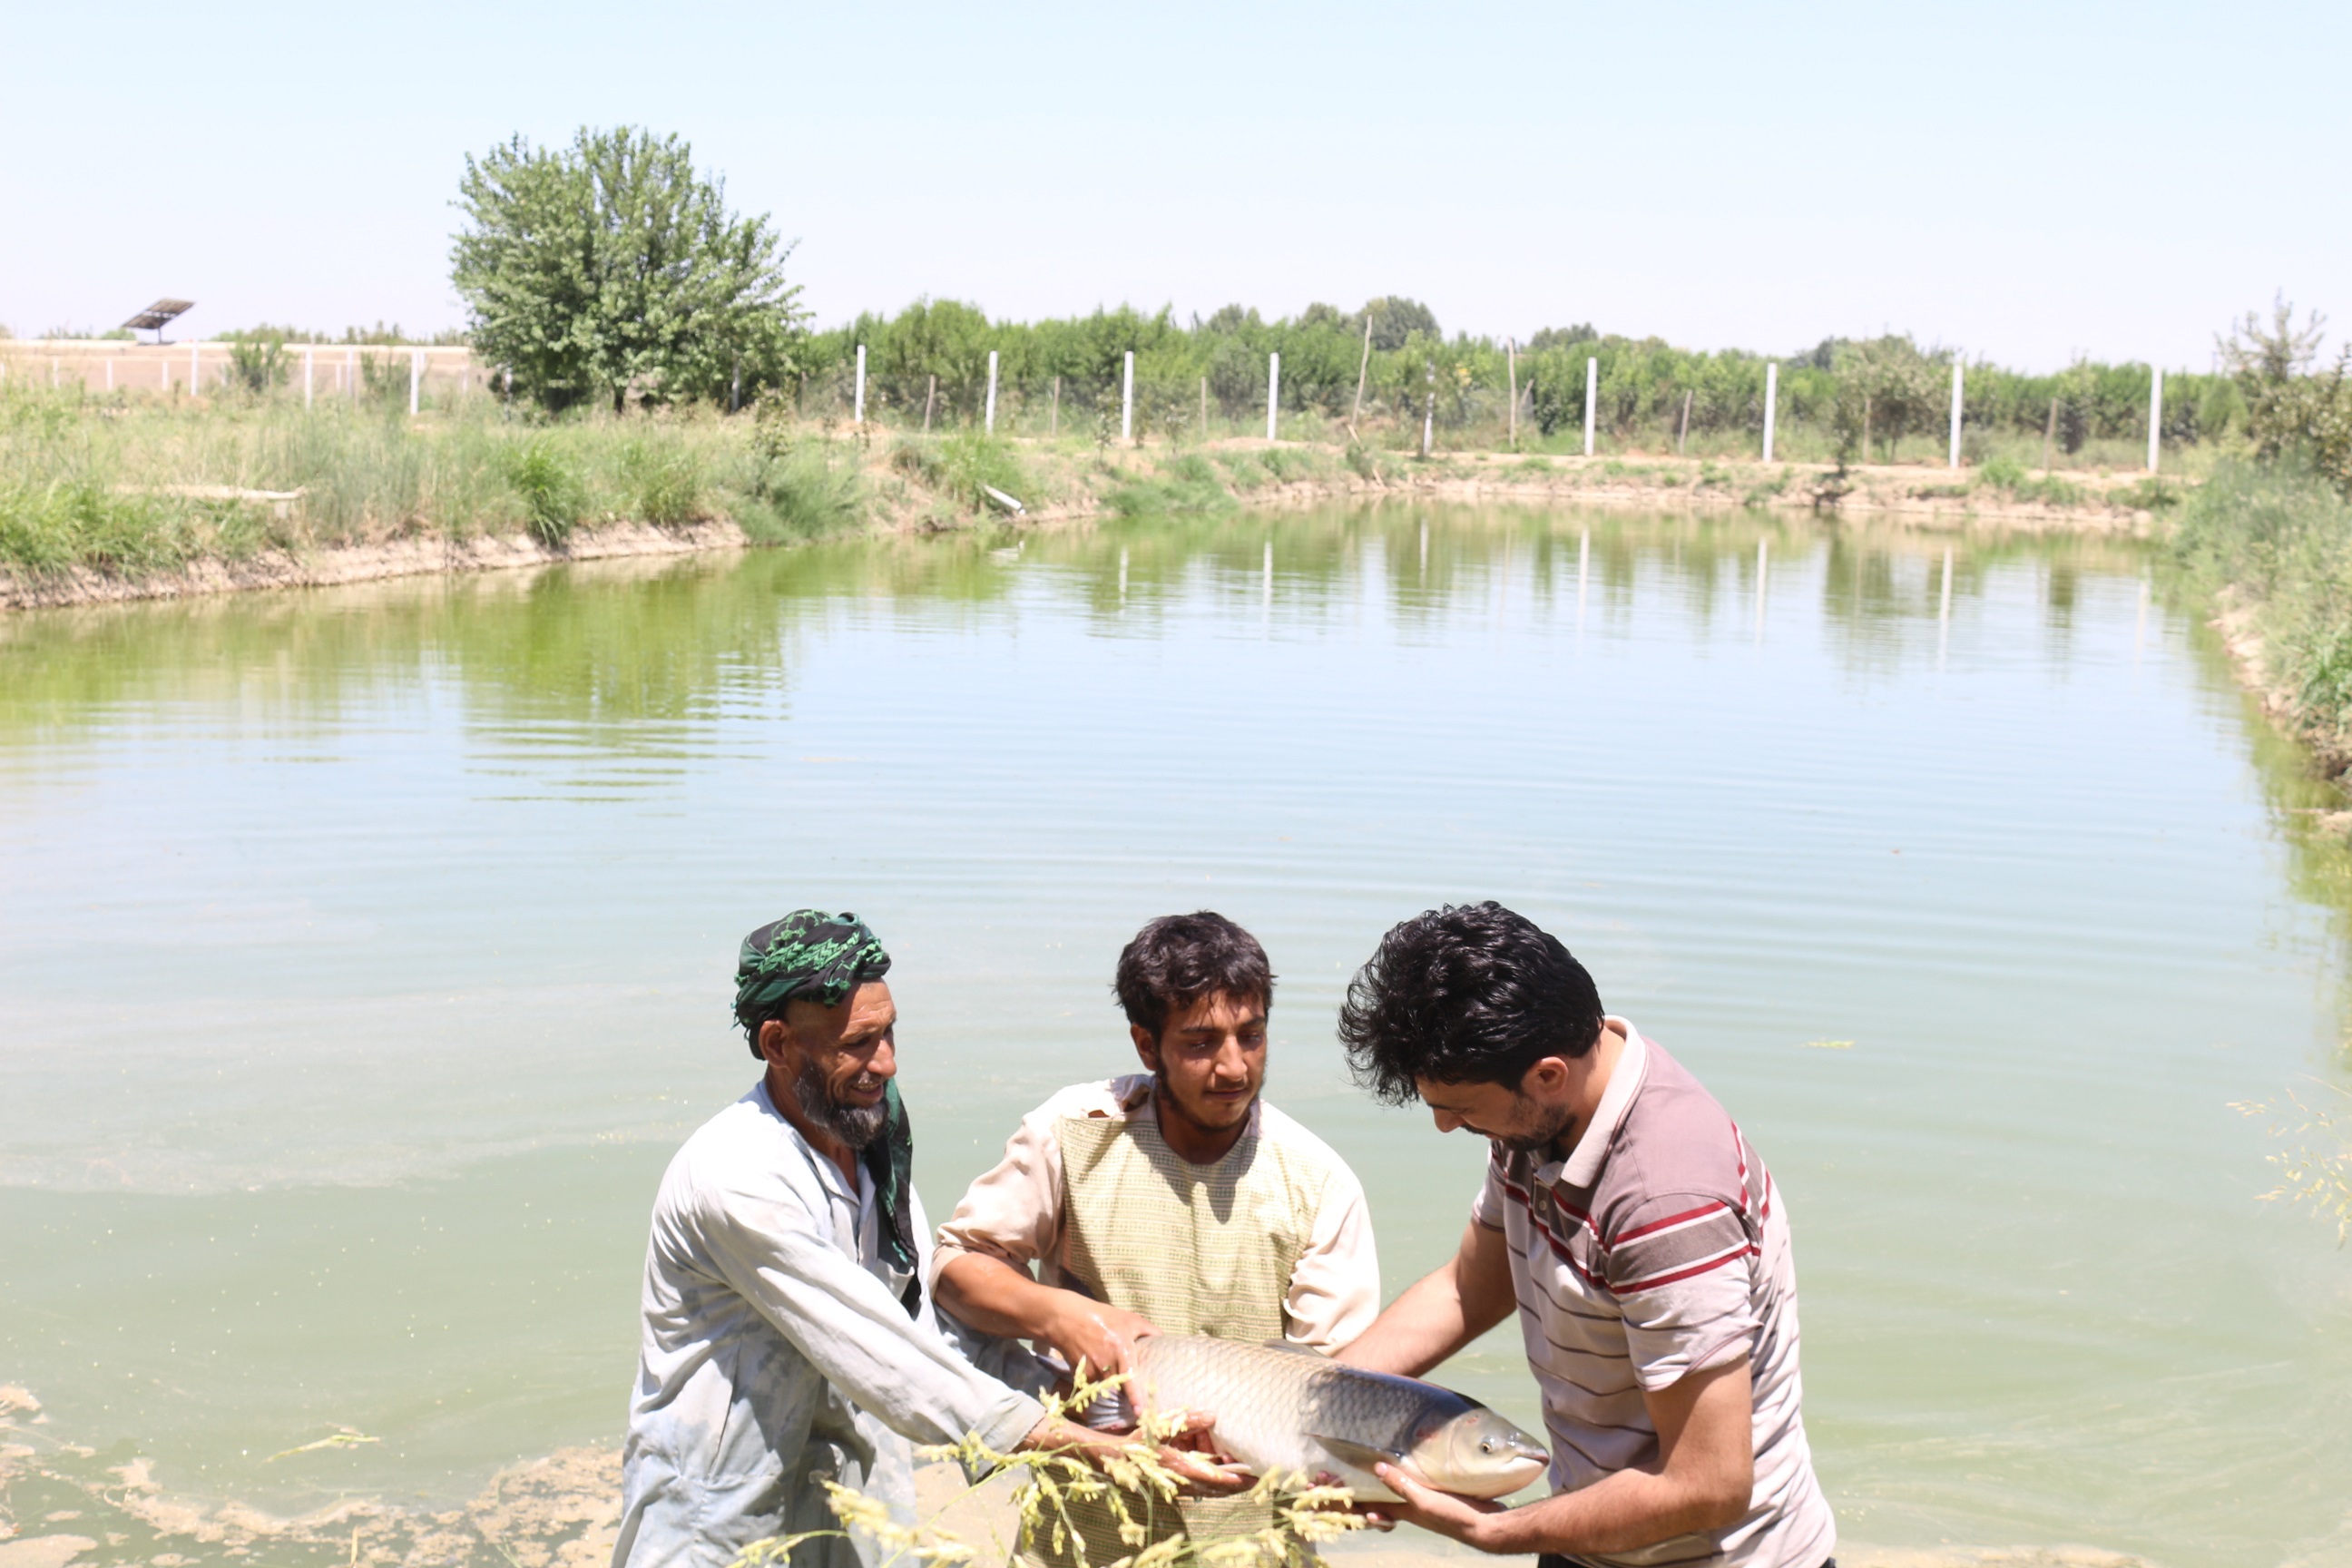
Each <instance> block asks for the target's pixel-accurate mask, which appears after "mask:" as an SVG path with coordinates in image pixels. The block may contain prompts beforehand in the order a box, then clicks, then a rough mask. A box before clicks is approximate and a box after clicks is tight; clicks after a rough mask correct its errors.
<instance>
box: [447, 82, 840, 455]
mask: <svg viewBox="0 0 2352 1568" xmlns="http://www.w3.org/2000/svg"><path fill="white" fill-rule="evenodd" d="M456 205H457V207H458V208H459V209H460V210H461V211H463V212H464V214H465V215H466V219H467V226H466V227H465V228H464V229H463V230H462V231H461V232H459V234H458V235H457V241H456V244H455V247H453V249H452V252H451V258H450V259H451V279H452V281H454V282H455V283H456V285H457V293H458V296H459V297H460V298H461V299H463V300H465V301H466V306H467V311H468V312H469V314H470V315H471V317H472V337H473V342H474V346H475V348H476V350H477V351H478V353H481V354H482V356H483V357H484V358H485V359H486V360H487V361H488V362H489V363H494V364H506V365H510V366H512V367H513V371H514V380H515V389H516V390H517V391H518V392H520V393H523V394H525V395H528V396H530V397H531V398H533V399H534V400H536V401H537V402H539V403H541V405H545V406H546V407H548V408H550V409H561V408H563V407H566V406H569V405H573V404H576V403H580V402H583V401H585V400H588V399H590V398H603V399H608V400H610V402H611V404H612V406H613V408H614V411H616V412H617V411H619V410H620V409H622V408H623V407H625V405H626V403H627V400H628V398H629V397H630V395H633V394H634V395H636V396H637V397H638V398H640V399H641V400H645V401H649V402H657V403H667V402H675V401H678V400H682V399H690V398H698V397H709V398H723V397H727V396H729V395H730V394H731V393H732V391H733V388H734V386H735V384H736V378H737V376H738V375H739V374H740V377H741V384H742V386H743V388H744V391H745V393H746V395H749V394H750V393H751V391H752V390H754V389H756V388H758V387H761V386H764V385H773V384H778V383H781V382H782V381H783V380H784V379H785V378H786V377H788V376H789V375H791V374H793V371H794V369H795V363H794V353H795V350H796V348H797V346H798V343H799V341H800V338H801V323H802V321H803V320H805V318H806V312H804V311H803V310H800V309H799V308H798V306H797V304H796V303H795V301H796V300H797V298H798V296H799V294H800V289H799V288H798V287H797V286H795V285H790V284H787V283H786V282H785V281H784V272H783V264H784V260H785V258H787V257H788V256H790V255H791V253H792V247H790V246H789V245H780V244H779V243H778V241H777V238H776V236H775V233H774V231H773V230H772V229H771V228H770V227H769V226H768V220H767V219H766V218H765V217H764V216H761V217H754V218H744V217H739V216H736V215H735V214H733V213H731V212H730V211H729V210H728V208H727V199H726V190H725V187H724V185H723V184H722V183H721V182H719V180H717V179H715V178H709V179H706V178H703V177H700V176H698V175H697V174H696V173H695V171H694V157H693V150H692V149H691V148H689V147H688V145H687V143H686V142H684V141H682V140H681V139H679V138H677V137H676V136H656V135H654V134H653V133H652V132H647V131H642V130H633V129H629V128H626V127H624V128H622V129H620V130H616V131H592V130H588V129H585V128H583V130H582V131H581V132H579V134H578V135H576V136H575V137H573V139H572V144H571V145H570V146H569V147H562V148H550V147H534V146H532V145H531V144H530V142H527V141H526V140H524V139H523V138H522V137H520V136H517V137H515V138H514V139H513V140H512V141H509V142H507V143H506V144H505V145H503V146H499V147H494V148H492V149H491V150H490V151H489V152H488V153H487V154H485V155H484V156H483V157H481V158H480V159H478V160H477V159H475V158H472V157H468V158H467V160H466V177H465V179H464V180H463V181H462V182H461V183H460V184H459V186H458V199H457V203H456Z"/></svg>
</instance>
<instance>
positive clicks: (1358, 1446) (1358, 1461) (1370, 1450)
mask: <svg viewBox="0 0 2352 1568" xmlns="http://www.w3.org/2000/svg"><path fill="white" fill-rule="evenodd" d="M1307 1436H1309V1437H1312V1438H1313V1439H1314V1440H1315V1441H1317V1442H1318V1443H1320V1444H1322V1445H1323V1450H1324V1452H1326V1453H1328V1454H1329V1455H1330V1456H1331V1457H1332V1458H1335V1459H1337V1460H1339V1462H1340V1463H1341V1464H1343V1465H1352V1466H1354V1467H1355V1468H1357V1469H1360V1470H1361V1471H1363V1472H1364V1474H1366V1475H1368V1476H1369V1475H1370V1474H1371V1473H1372V1467H1373V1466H1374V1465H1394V1464H1401V1463H1402V1462H1403V1459H1404V1456H1403V1455H1402V1454H1391V1453H1390V1452H1389V1451H1388V1450H1387V1449H1385V1448H1374V1447H1370V1446H1368V1445H1366V1444H1363V1443H1350V1442H1349V1441H1348V1439H1346V1438H1345V1437H1326V1436H1323V1434H1322V1433H1320V1432H1309V1433H1308V1434H1307Z"/></svg>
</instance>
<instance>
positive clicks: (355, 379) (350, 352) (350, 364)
mask: <svg viewBox="0 0 2352 1568" xmlns="http://www.w3.org/2000/svg"><path fill="white" fill-rule="evenodd" d="M343 395H344V396H345V397H347V398H357V397H358V396H359V395H360V351H359V350H357V349H355V348H349V347H346V348H345V349H344V350H343Z"/></svg>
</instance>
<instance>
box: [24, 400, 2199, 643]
mask: <svg viewBox="0 0 2352 1568" xmlns="http://www.w3.org/2000/svg"><path fill="white" fill-rule="evenodd" d="M1022 457H1023V458H1024V460H1025V461H1026V462H1028V463H1029V464H1030V466H1031V468H1032V470H1033V472H1034V474H1035V476H1036V479H1037V482H1038V484H1039V485H1040V486H1041V487H1042V489H1041V493H1040V496H1039V499H1038V501H1037V503H1036V504H1034V505H1033V506H1031V508H1030V509H1029V510H1028V511H1027V512H1026V513H1024V515H1023V516H1022V517H1021V518H1020V519H1018V520H1017V521H1018V523H1019V524H1020V525H1023V526H1038V525H1050V524H1053V523H1056V522H1066V521H1076V520H1083V519H1087V518H1093V517H1098V516H1102V515H1105V514H1108V513H1113V512H1118V511H1149V510H1153V509H1154V498H1155V495H1157V494H1159V493H1160V489H1165V487H1167V486H1168V485H1169V484H1171V483H1182V484H1186V485H1189V486H1190V488H1189V489H1183V490H1181V492H1179V491H1172V490H1171V491H1168V492H1167V493H1168V494H1169V495H1170V496H1171V498H1172V499H1171V500H1169V501H1168V502H1167V503H1166V504H1171V505H1179V506H1182V507H1185V508H1189V509H1198V508H1200V507H1202V506H1203V505H1217V506H1234V505H1241V506H1251V507H1267V506H1283V507H1295V506H1309V505H1316V504H1320V503H1323V502H1328V501H1332V500H1398V499H1412V500H1431V501H1449V502H1459V503H1464V504H1490V505H1491V504H1517V505H1530V506H1542V505H1564V504H1573V505H1578V506H1604V507H1612V508H1624V509H1628V510H1651V511H1657V510H1667V511H1673V510H1738V509H1742V508H1745V509H1761V510H1780V511H1803V512H1811V513H1815V514H1819V515H1831V516H1851V517H1855V518H1863V517H1867V518H1871V519H1874V520H1889V521H1895V522H1896V523H1898V524H1899V525H1902V526H1908V527H1918V528H1932V529H1951V530H1969V529H1979V528H1981V529H1989V530H2000V531H2034V532H2044V531H2070V532H2095V533H2123V534H2145V533H2147V532H2148V531H2150V530H2151V529H2152V528H2153V527H2154V525H2155V517H2154V514H2153V513H2152V512H2150V511H2149V510H2147V508H2146V505H2145V503H2146V501H2147V500H2149V499H2150V492H2149V491H2148V490H2147V489H2146V487H2145V484H2144V482H2143V481H2141V480H2140V479H2138V477H2137V476H2132V477H2131V478H2128V479H2125V478H2115V477H2096V476H2079V477H2075V476H2070V477H2069V478H2068V479H2066V480H2065V482H2064V483H2063V485H2061V486H2058V487H2055V488H2054V489H2051V488H2048V487H2044V488H2043V489H2034V488H2033V487H2031V486H2028V487H2025V488H2024V490H2023V492H2022V493H2023V496H2024V499H2021V491H2020V490H2019V489H2001V488H1998V487H1993V486H1989V485H1986V484H1984V483H1981V482H1979V481H1978V480H1976V479H1972V478H1971V477H1970V476H1969V474H1968V473H1967V472H1966V471H1963V472H1961V473H1958V474H1952V473H1948V472H1947V471H1946V470H1943V469H1937V468H1913V467H1902V468H1849V469H1845V470H1832V469H1831V468H1826V467H1822V466H1819V465H1811V464H1801V463H1775V464H1771V465H1769V466H1768V465H1766V464H1762V463H1746V464H1737V463H1717V462H1712V461H1705V460H1700V459H1696V458H1693V459H1684V458H1671V457H1660V458H1643V457H1630V458H1549V457H1522V456H1516V455H1512V454H1507V453H1468V454H1460V453H1457V454H1447V455H1443V456H1440V457H1438V458H1433V459H1431V460H1429V461H1427V462H1423V461H1420V460H1418V459H1413V458H1405V457H1402V456H1401V455H1398V454H1393V453H1364V452H1361V451H1358V452H1356V453H1354V454H1353V455H1352V457H1351V455H1350V454H1349V453H1348V452H1346V451H1345V450H1343V449H1341V448H1339V447H1318V446H1311V445H1307V444H1305V443H1299V442H1267V441H1262V440H1256V441H1250V440H1237V441H1224V442H1213V443H1209V444H1207V445H1206V446H1202V447H1180V448H1166V447H1150V448H1143V449H1129V450H1120V449H1113V450H1109V451H1105V452H1100V453H1087V454H1083V455H1076V456H1074V455H1072V454H1071V453H1070V452H1068V451H1067V450H1066V449H1062V450H1055V449H1050V448H1045V447H1042V446H1030V445H1027V444H1024V449H1023V450H1022ZM1219 465H1222V467H1219ZM869 468H870V470H871V471H870V474H869V480H870V482H869V496H870V500H869V504H868V506H867V508H866V529H867V531H872V532H877V533H890V532H903V533H918V532H933V531H940V530H941V529H948V528H959V527H971V526H976V525H980V524H982V523H987V524H992V525H998V526H1002V525H1003V524H1004V523H1005V522H1006V521H1007V520H1006V519H1005V518H1004V517H1003V515H1002V514H1001V513H998V512H995V511H991V512H989V513H986V514H980V513H976V512H973V511H971V510H969V509H959V508H951V507H947V506H943V505H942V503H941V499H940V497H938V496H936V495H931V494H928V493H925V492H924V491H922V490H921V489H919V487H912V486H909V485H908V483H907V482H906V481H905V479H903V478H901V477H899V476H898V475H894V474H892V473H890V472H889V471H888V470H887V466H886V465H885V464H884V463H883V462H881V461H880V460H877V461H874V462H873V463H871V464H869ZM1203 474H1205V475H1208V476H1210V478H1208V479H1203V478H1202V475H1203ZM1245 475H1246V477H1244V476H1245ZM1155 487H1160V489H1155ZM2053 497H2054V498H2056V499H2052V498H2053ZM750 543H751V541H750V540H749V539H748V538H747V537H746V536H745V534H744V532H743V531H742V530H740V529H739V528H737V527H736V526H735V525H734V524H733V523H732V522H730V521H725V520H724V519H715V520H711V521H703V522H698V523H693V524H688V525H685V526H681V527H675V528H656V527H652V526H650V525H647V524H644V523H614V524H606V525H604V526H601V527H593V528H583V529H581V530H579V531H576V532H574V533H573V534H572V538H571V540H570V542H568V543H567V544H566V545H565V546H564V547H563V548H562V549H551V548H549V547H548V546H546V545H544V544H541V543H540V542H538V541H537V540H535V539H532V538H530V536H528V535H524V534H514V535H508V536H492V535H473V536H470V537H464V538H450V537H445V536H443V535H440V534H436V533H427V532H415V533H409V534H405V535H401V536H397V537H394V538H390V539H385V540H382V541H378V542H370V543H364V544H355V545H349V546H340V547H333V548H321V549H317V550H311V551H300V552H297V551H288V550H265V551H261V552H257V553H255V554H252V555H250V556H247V557H244V558H241V559H238V560H234V561H224V560H215V561H202V562H197V563H191V564H189V565H187V566H185V567H183V568H181V569H178V570H175V571H171V572H163V573H157V574H149V575H143V576H133V575H121V574H111V573H107V572H101V571H96V570H92V569H89V568H77V569H73V570H70V571H67V572H62V573H58V574H47V575H30V574H21V573H13V572H9V571H6V570H0V609H11V610H14V609H32V608H38V607H42V606H48V605H91V604H104V603H110V602H116V601H121V600H130V599H160V598H181V597H185V596H187V595H198V594H226V593H237V592H242V591H245V590H247V589H255V588H292V587H320V586H326V585H330V584H344V583H359V582H366V581H370V580H373V579H377V578H385V577H408V576H415V575H419V574H426V573H442V572H484V571H496V570H500V569H505V568H513V567H524V566H545V565H550V564H553V563H561V562H564V561H585V560H596V559H602V558H607V557H612V556H625V555H677V554H687V553H691V552H699V551H709V550H739V549H742V548H745V547H747V546H748V545H749V544H750Z"/></svg>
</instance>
